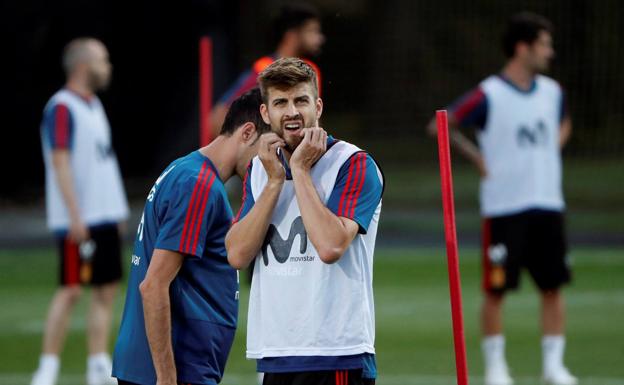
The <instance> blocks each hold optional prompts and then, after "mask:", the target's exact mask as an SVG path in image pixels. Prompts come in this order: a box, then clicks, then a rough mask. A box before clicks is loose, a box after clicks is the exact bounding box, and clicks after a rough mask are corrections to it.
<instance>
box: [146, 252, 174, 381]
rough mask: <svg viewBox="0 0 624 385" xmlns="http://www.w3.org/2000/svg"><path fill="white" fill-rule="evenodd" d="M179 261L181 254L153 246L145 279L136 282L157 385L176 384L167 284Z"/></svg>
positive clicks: (171, 279) (171, 278)
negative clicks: (138, 282) (139, 292)
mask: <svg viewBox="0 0 624 385" xmlns="http://www.w3.org/2000/svg"><path fill="white" fill-rule="evenodd" d="M183 261H184V256H183V255H182V254H181V253H178V252H175V251H169V250H163V249H155V250H154V254H153V255H152V260H151V262H150V265H149V267H148V269H147V274H146V276H145V279H144V280H143V282H141V284H140V285H139V290H140V291H141V298H142V299H143V315H144V317H145V330H146V332H147V340H148V342H149V346H150V351H151V353H152V361H153V363H154V368H155V369H156V377H157V384H158V385H176V384H177V375H176V367H175V361H174V358H173V347H172V344H171V303H170V299H169V286H170V285H171V282H172V281H173V279H174V278H175V277H176V275H177V274H178V272H179V271H180V268H181V267H182V262H183Z"/></svg>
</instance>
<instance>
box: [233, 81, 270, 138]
mask: <svg viewBox="0 0 624 385" xmlns="http://www.w3.org/2000/svg"><path fill="white" fill-rule="evenodd" d="M261 104H262V97H261V96H260V90H259V89H258V87H255V88H253V89H251V90H250V91H247V92H245V93H244V94H242V95H241V96H240V97H238V98H237V99H236V100H234V102H232V104H231V105H230V109H229V110H228V112H227V114H226V115H225V120H224V121H223V125H222V126H221V135H225V136H231V135H232V134H233V133H234V132H236V130H237V129H238V128H239V127H240V126H242V125H243V124H245V123H247V122H251V123H253V124H254V125H255V126H256V131H257V132H258V136H260V135H262V134H264V133H266V132H269V131H271V126H269V125H268V124H266V123H265V122H264V120H262V115H260V105H261Z"/></svg>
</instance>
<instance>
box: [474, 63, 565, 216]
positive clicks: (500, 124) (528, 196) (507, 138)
mask: <svg viewBox="0 0 624 385" xmlns="http://www.w3.org/2000/svg"><path fill="white" fill-rule="evenodd" d="M535 81H536V84H535V88H534V89H533V90H531V91H527V92H523V91H520V90H518V89H516V88H514V87H513V86H511V85H510V84H508V83H507V82H506V81H505V80H503V79H501V78H500V76H490V77H489V78H487V79H485V80H484V81H483V82H482V83H481V89H482V90H483V92H484V93H485V95H486V97H487V103H488V113H487V121H486V124H485V126H484V128H483V130H480V131H478V132H477V139H478V142H479V146H480V148H481V152H482V154H483V156H484V159H485V164H486V167H487V172H488V174H487V176H486V177H485V178H484V179H482V181H481V191H480V202H481V213H482V215H483V216H486V217H491V216H499V215H510V214H513V213H517V212H520V211H523V210H527V209H533V208H537V209H547V210H557V211H560V210H563V209H564V206H565V205H564V201H563V193H562V191H561V151H560V148H559V129H560V107H561V102H562V100H561V99H562V92H561V88H560V87H559V85H558V84H557V82H555V81H554V80H552V79H550V78H548V77H546V76H542V75H538V76H537V77H536V79H535Z"/></svg>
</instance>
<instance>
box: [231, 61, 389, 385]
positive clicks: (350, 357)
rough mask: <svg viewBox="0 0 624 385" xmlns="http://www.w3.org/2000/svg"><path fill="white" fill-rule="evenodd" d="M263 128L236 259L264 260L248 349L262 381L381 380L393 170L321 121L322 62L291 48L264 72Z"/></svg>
mask: <svg viewBox="0 0 624 385" xmlns="http://www.w3.org/2000/svg"><path fill="white" fill-rule="evenodd" d="M258 81H259V84H260V89H261V91H262V97H263V104H262V106H261V113H262V117H263V119H264V121H265V122H267V123H269V124H270V125H271V130H272V133H270V134H265V135H263V136H262V138H261V139H260V147H259V149H258V156H257V157H255V158H254V160H253V161H252V163H251V165H250V166H249V169H248V171H247V176H246V177H245V182H244V192H243V195H244V196H243V206H242V207H241V210H240V212H239V213H238V215H237V218H236V219H235V222H234V224H233V225H232V228H231V229H230V231H229V232H228V235H227V237H226V247H227V250H228V261H229V262H230V264H231V265H232V266H233V267H235V268H237V269H242V268H245V267H247V266H248V265H249V264H250V263H252V262H253V263H254V264H255V267H254V273H253V274H254V275H253V280H252V284H251V285H252V286H251V293H250V299H249V314H248V324H247V325H248V329H247V357H248V358H251V359H256V360H257V369H258V371H259V372H264V373H265V377H264V384H265V385H270V384H347V383H348V384H373V383H374V382H375V377H376V365H375V348H374V337H375V328H374V305H373V288H372V268H373V252H374V247H375V237H376V234H377V226H378V221H379V214H380V211H381V196H382V190H383V177H382V174H381V171H380V169H379V168H378V167H377V164H376V163H375V161H374V160H373V159H372V158H371V157H370V155H368V154H367V153H366V152H364V151H362V150H361V149H359V148H358V147H356V146H354V145H352V144H350V143H347V142H344V141H339V140H336V139H334V138H332V137H331V136H327V133H326V132H325V131H324V130H323V129H322V128H319V127H318V120H319V118H320V117H321V113H322V111H323V102H322V100H321V99H320V98H319V97H318V89H317V82H316V73H315V72H314V70H313V68H312V67H311V66H310V65H308V64H306V63H305V62H304V61H302V60H300V59H296V58H282V59H279V60H277V61H275V62H274V63H272V64H271V65H270V66H269V67H267V68H266V69H265V70H264V71H263V72H262V73H261V74H260V76H259V78H258Z"/></svg>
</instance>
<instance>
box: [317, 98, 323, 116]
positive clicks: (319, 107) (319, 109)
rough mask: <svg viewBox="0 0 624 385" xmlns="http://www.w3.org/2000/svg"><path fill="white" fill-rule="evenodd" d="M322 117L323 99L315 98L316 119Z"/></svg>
mask: <svg viewBox="0 0 624 385" xmlns="http://www.w3.org/2000/svg"><path fill="white" fill-rule="evenodd" d="M321 115H323V99H321V98H316V119H317V120H318V119H320V118H321Z"/></svg>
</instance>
